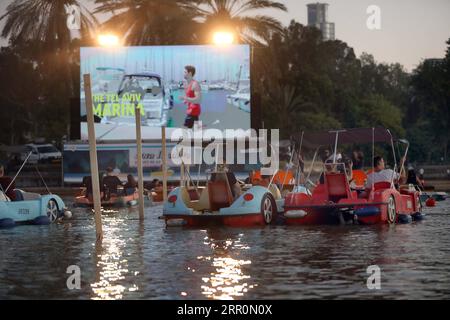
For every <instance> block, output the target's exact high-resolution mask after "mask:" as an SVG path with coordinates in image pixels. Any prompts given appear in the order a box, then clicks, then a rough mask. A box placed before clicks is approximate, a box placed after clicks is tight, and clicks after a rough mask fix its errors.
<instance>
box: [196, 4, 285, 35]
mask: <svg viewBox="0 0 450 320" xmlns="http://www.w3.org/2000/svg"><path fill="white" fill-rule="evenodd" d="M192 2H193V5H191V6H190V10H192V11H196V12H198V14H199V16H200V21H201V22H202V25H201V30H199V32H200V39H201V40H202V41H203V42H204V43H210V42H211V39H212V35H213V32H215V31H217V30H227V31H229V32H233V33H234V34H235V35H236V37H237V38H238V39H237V40H238V42H244V43H253V44H260V43H261V41H265V40H266V39H268V38H269V37H270V35H271V34H273V33H274V32H281V31H282V30H283V27H282V25H281V23H280V22H279V21H278V20H276V19H274V18H272V17H270V16H267V15H252V14H251V13H252V12H255V11H256V10H258V11H259V10H264V9H275V10H281V11H287V9H286V6H285V5H284V4H282V3H280V2H276V1H270V0H194V1H192Z"/></svg>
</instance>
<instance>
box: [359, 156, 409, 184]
mask: <svg viewBox="0 0 450 320" xmlns="http://www.w3.org/2000/svg"><path fill="white" fill-rule="evenodd" d="M404 162H405V159H404V158H402V159H401V160H400V166H402V164H403V163H404ZM373 164H374V170H373V172H371V173H369V174H368V175H367V181H366V185H365V189H366V192H368V191H370V190H371V189H372V185H374V184H375V183H377V182H389V183H390V182H391V181H394V183H400V184H401V183H402V182H403V181H406V174H405V171H404V170H403V172H402V176H400V174H399V173H398V172H395V171H394V170H392V169H386V167H385V162H384V159H383V157H382V156H375V157H374V158H373Z"/></svg>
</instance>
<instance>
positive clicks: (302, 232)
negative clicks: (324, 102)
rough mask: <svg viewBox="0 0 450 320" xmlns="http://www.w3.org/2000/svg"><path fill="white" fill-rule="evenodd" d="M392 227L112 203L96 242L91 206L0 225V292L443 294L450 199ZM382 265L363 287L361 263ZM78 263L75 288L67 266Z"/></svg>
mask: <svg viewBox="0 0 450 320" xmlns="http://www.w3.org/2000/svg"><path fill="white" fill-rule="evenodd" d="M431 210H432V211H431V212H430V209H427V211H429V212H430V214H429V216H428V218H427V219H426V220H425V221H423V222H422V223H412V224H408V225H397V226H395V227H388V226H381V227H362V226H345V227H336V226H331V227H327V226H325V227H265V228H250V229H232V228H217V229H208V230H201V229H178V228H168V229H166V228H165V227H164V222H163V221H162V220H159V219H158V218H157V217H158V216H159V215H160V214H161V206H157V207H151V208H146V219H145V221H144V222H139V220H138V213H137V210H136V209H132V208H124V209H120V210H117V209H112V210H108V211H105V214H104V215H103V231H104V238H103V242H102V244H101V245H99V244H95V228H94V221H93V216H92V213H91V212H90V210H86V209H76V210H74V218H73V219H72V220H71V221H66V222H63V223H61V224H55V225H51V226H23V227H22V226H21V227H17V228H14V229H9V230H0V246H1V247H0V298H2V299H23V298H41V299H55V298H57V299H304V298H310V299H311V298H312V299H316V298H328V299H345V298H366V299H372V298H384V299H404V298H419V299H420V298H427V299H428V298H449V297H450V265H449V264H448V257H449V256H450V201H447V202H446V203H438V206H437V207H436V208H433V209H431ZM371 264H377V265H379V266H380V267H381V269H382V290H380V291H377V292H374V291H370V290H367V287H366V285H365V281H366V279H367V274H366V268H367V266H368V265H371ZM70 265H78V266H79V267H80V268H81V276H82V280H81V282H82V288H81V290H68V289H67V286H66V280H67V278H68V276H69V275H68V274H67V273H66V269H67V267H68V266H70Z"/></svg>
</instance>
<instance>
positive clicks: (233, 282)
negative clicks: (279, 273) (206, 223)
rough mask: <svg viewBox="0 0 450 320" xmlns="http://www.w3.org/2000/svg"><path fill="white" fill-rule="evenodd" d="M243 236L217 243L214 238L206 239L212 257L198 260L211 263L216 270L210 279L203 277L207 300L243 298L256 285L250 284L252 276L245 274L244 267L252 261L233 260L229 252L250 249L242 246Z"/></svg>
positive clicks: (203, 288)
mask: <svg viewBox="0 0 450 320" xmlns="http://www.w3.org/2000/svg"><path fill="white" fill-rule="evenodd" d="M241 237H242V234H239V235H238V237H237V238H236V239H226V240H225V241H216V240H215V239H214V238H208V237H206V238H205V241H204V244H205V245H208V246H210V247H211V249H212V251H213V252H212V255H211V256H207V257H203V256H199V257H197V259H198V260H200V261H202V262H205V263H210V264H211V266H212V267H213V268H214V269H215V270H214V271H213V272H211V273H210V275H209V276H208V277H203V278H202V281H203V282H204V283H205V284H204V285H202V286H201V289H202V294H203V295H204V296H205V297H207V298H212V299H221V300H225V299H226V300H233V299H234V298H235V297H243V296H244V294H245V293H247V292H248V290H249V289H252V288H253V287H254V286H255V285H254V284H249V279H250V278H251V277H250V275H248V274H245V273H244V271H243V269H242V266H244V265H249V264H251V261H250V260H243V259H235V258H232V257H231V256H230V254H229V252H228V251H233V250H245V249H250V247H249V246H247V245H242V244H241Z"/></svg>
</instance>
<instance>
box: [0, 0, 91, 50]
mask: <svg viewBox="0 0 450 320" xmlns="http://www.w3.org/2000/svg"><path fill="white" fill-rule="evenodd" d="M70 5H75V6H77V7H79V8H80V14H81V21H80V23H81V25H80V27H81V32H83V33H84V32H92V31H93V30H94V29H95V27H96V25H97V19H96V18H95V17H94V16H93V15H92V14H91V13H90V12H89V11H88V10H87V9H86V8H85V7H84V6H83V5H82V4H81V2H80V1H77V0H58V1H53V0H15V1H14V2H12V3H11V4H10V5H8V7H7V8H6V13H5V14H4V15H3V16H1V17H0V21H1V20H3V19H6V22H5V25H4V27H3V30H2V33H1V36H2V37H4V38H10V39H11V41H13V42H15V43H25V42H27V41H30V40H32V41H34V43H35V45H36V46H37V48H38V51H39V53H42V51H46V52H45V53H50V52H55V51H56V52H58V51H60V50H65V49H66V48H67V47H68V45H69V44H70V41H71V37H70V30H69V29H68V28H67V17H68V16H67V12H66V10H67V7H68V6H70Z"/></svg>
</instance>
